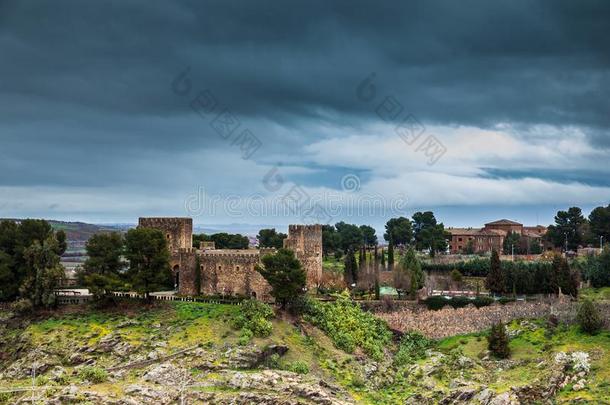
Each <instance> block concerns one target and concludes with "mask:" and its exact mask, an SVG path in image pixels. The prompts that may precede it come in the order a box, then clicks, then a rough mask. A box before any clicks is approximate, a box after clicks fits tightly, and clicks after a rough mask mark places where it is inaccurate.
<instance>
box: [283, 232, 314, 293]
mask: <svg viewBox="0 0 610 405" xmlns="http://www.w3.org/2000/svg"><path fill="white" fill-rule="evenodd" d="M284 247H285V248H286V249H290V250H292V251H293V252H294V254H295V256H296V257H297V259H299V261H300V262H301V264H302V265H303V268H304V269H305V272H306V273H307V287H308V288H314V287H317V286H318V285H319V284H320V281H321V280H322V225H290V226H289V227H288V237H287V238H286V239H284Z"/></svg>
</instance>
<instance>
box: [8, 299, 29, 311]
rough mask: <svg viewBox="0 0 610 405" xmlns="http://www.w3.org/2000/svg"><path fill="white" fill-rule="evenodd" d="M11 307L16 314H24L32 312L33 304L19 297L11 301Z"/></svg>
mask: <svg viewBox="0 0 610 405" xmlns="http://www.w3.org/2000/svg"><path fill="white" fill-rule="evenodd" d="M11 309H12V310H13V312H15V313H16V314H18V315H25V314H29V313H30V312H32V310H33V309H34V305H33V304H32V301H30V300H29V299H27V298H21V299H19V300H17V301H15V302H13V304H12V305H11Z"/></svg>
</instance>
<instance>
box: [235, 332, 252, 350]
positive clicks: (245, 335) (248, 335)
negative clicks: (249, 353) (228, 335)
mask: <svg viewBox="0 0 610 405" xmlns="http://www.w3.org/2000/svg"><path fill="white" fill-rule="evenodd" d="M253 337H254V334H253V333H252V331H251V330H250V329H242V331H241V334H240V335H239V339H238V340H237V344H238V345H240V346H245V345H247V344H248V343H250V340H252V338H253Z"/></svg>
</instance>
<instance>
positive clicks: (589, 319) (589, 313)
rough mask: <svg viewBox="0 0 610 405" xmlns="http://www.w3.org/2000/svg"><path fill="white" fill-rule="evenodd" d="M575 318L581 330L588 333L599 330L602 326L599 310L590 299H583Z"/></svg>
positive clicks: (591, 333)
mask: <svg viewBox="0 0 610 405" xmlns="http://www.w3.org/2000/svg"><path fill="white" fill-rule="evenodd" d="M577 320H578V324H579V325H580V328H581V329H582V330H583V332H585V333H588V334H590V335H593V334H595V333H597V332H599V331H600V330H601V328H602V326H603V322H602V319H601V316H600V314H599V311H598V310H597V308H595V305H594V304H593V302H591V301H590V300H585V301H583V303H582V304H581V305H580V308H578V315H577Z"/></svg>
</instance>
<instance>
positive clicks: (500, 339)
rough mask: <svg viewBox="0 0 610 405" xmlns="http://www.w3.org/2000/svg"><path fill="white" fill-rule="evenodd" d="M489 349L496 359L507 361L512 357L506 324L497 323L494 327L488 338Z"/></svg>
mask: <svg viewBox="0 0 610 405" xmlns="http://www.w3.org/2000/svg"><path fill="white" fill-rule="evenodd" d="M487 348H488V349H489V351H490V352H491V353H492V354H493V355H494V356H496V357H498V358H500V359H506V358H508V357H509V356H510V348H509V347H508V335H507V334H506V329H505V328H504V324H502V323H501V322H500V323H496V324H494V325H492V327H491V331H490V332H489V336H487Z"/></svg>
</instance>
